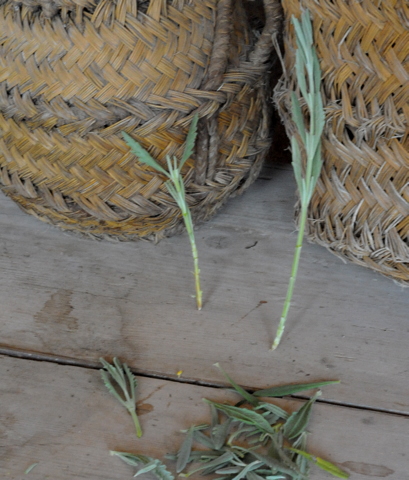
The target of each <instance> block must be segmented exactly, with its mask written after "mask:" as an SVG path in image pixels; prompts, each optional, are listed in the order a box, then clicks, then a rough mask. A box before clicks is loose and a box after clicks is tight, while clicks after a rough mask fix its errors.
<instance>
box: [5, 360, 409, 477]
mask: <svg viewBox="0 0 409 480" xmlns="http://www.w3.org/2000/svg"><path fill="white" fill-rule="evenodd" d="M0 379H1V382H0V394H1V405H2V407H1V409H0V477H1V478H2V479H9V480H20V479H21V478H22V477H23V473H24V471H25V470H26V469H27V468H28V467H29V466H30V465H32V464H33V463H38V465H37V466H36V467H35V468H34V469H33V470H32V471H31V473H30V474H29V476H27V478H29V479H30V480H45V479H47V478H50V479H53V480H73V479H84V480H104V479H107V480H108V479H109V480H116V479H118V480H119V479H121V480H124V479H126V478H132V472H133V470H132V468H131V467H128V466H126V465H124V464H122V462H121V461H120V460H119V459H116V458H113V457H110V456H109V455H108V451H109V450H112V449H114V450H121V451H131V452H135V453H136V452H139V453H144V454H146V455H150V456H154V457H158V458H162V456H163V455H164V454H165V453H168V452H174V451H175V450H177V449H178V447H179V445H180V443H181V442H182V440H183V435H182V434H181V433H180V430H181V429H183V428H188V427H189V426H191V425H192V424H194V423H196V424H199V423H206V422H208V421H209V412H208V407H207V406H206V405H205V404H204V403H203V402H202V401H201V400H202V398H210V399H212V400H215V401H219V402H223V401H237V397H236V396H235V395H234V394H232V393H229V392H226V391H224V390H220V389H214V388H206V387H200V386H193V385H186V384H180V383H176V382H169V381H163V380H155V379H149V378H139V397H138V398H139V402H138V412H139V414H140V420H141V423H142V426H143V429H144V436H143V437H142V439H140V440H137V439H136V437H135V435H134V429H133V424H132V421H131V419H130V418H129V416H128V415H127V413H126V412H125V410H124V409H123V408H122V407H121V406H120V405H119V404H117V403H116V401H115V399H114V398H113V397H112V396H111V395H110V394H109V393H108V392H107V391H106V389H105V387H104V385H103V383H102V381H101V379H100V376H99V372H98V371H96V370H89V369H83V368H78V367H67V366H61V365H57V364H51V363H46V362H34V361H30V360H21V359H11V358H7V357H0ZM327 388H328V389H329V388H331V387H327ZM279 403H280V404H281V406H282V407H283V408H286V409H287V410H288V411H292V410H293V409H295V408H299V405H300V404H299V402H294V401H292V402H285V401H280V402H279ZM310 431H311V433H312V435H311V436H310V440H309V450H310V451H311V452H312V453H315V454H316V455H320V456H322V457H324V458H327V459H329V460H332V461H333V462H338V464H340V465H341V467H343V468H344V469H346V470H348V471H349V472H351V473H353V476H352V477H351V479H353V480H364V479H368V478H369V477H370V478H372V477H376V478H379V477H385V478H386V477H387V478H388V480H403V479H405V478H407V458H406V455H407V444H408V440H409V438H408V418H404V417H399V416H396V415H393V414H383V413H376V412H367V411H364V410H359V409H348V408H343V407H337V406H328V405H323V404H316V405H315V407H314V410H313V415H312V420H311V424H310ZM169 465H170V466H171V465H172V464H171V463H170V464H169ZM192 478H193V479H194V478H195V477H192ZM196 478H198V477H196ZM312 478H314V480H324V479H326V480H328V479H329V478H332V477H330V476H329V475H327V474H326V473H324V472H321V471H320V470H318V469H314V474H313V477H312Z"/></svg>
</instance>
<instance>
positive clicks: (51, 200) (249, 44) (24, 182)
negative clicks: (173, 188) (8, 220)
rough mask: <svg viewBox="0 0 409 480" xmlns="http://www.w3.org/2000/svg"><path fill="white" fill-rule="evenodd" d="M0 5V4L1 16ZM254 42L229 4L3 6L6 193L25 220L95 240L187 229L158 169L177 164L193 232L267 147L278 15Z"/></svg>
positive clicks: (0, 61)
mask: <svg viewBox="0 0 409 480" xmlns="http://www.w3.org/2000/svg"><path fill="white" fill-rule="evenodd" d="M0 3H1V2H0ZM265 10H266V17H267V21H266V24H265V27H264V30H263V33H262V34H261V35H260V37H259V38H258V39H257V41H256V39H255V38H254V35H253V32H252V30H251V28H250V26H249V25H248V21H247V16H246V14H245V11H244V8H243V6H242V5H241V3H240V2H234V7H233V2H232V0H219V1H217V0H204V1H203V0H192V1H189V2H187V1H184V0H175V1H173V2H166V1H165V0H151V1H150V2H137V1H136V0H116V1H112V0H102V1H100V2H96V1H87V0H68V1H67V0H58V2H54V1H44V0H24V1H23V2H21V1H19V2H14V1H12V0H6V2H5V3H3V4H2V5H1V6H0V169H1V183H2V189H3V191H4V192H5V193H6V194H7V195H9V196H10V197H11V198H13V199H14V200H15V201H17V202H18V203H19V205H20V206H21V207H22V208H23V209H24V210H26V211H28V212H29V213H32V214H34V215H36V216H38V217H39V218H41V219H43V220H45V221H48V222H50V223H53V224H56V225H59V226H60V227H62V228H65V229H72V230H76V231H80V232H82V233H85V234H88V235H92V236H95V237H101V236H105V235H108V236H112V237H116V238H118V239H130V238H136V237H149V238H155V239H158V238H160V237H161V236H164V235H170V234H172V233H174V232H176V231H179V230H180V229H181V225H182V222H181V219H180V215H179V212H178V209H177V206H176V205H175V203H174V201H173V199H172V197H171V196H170V195H169V194H168V192H167V189H166V187H165V186H164V181H165V180H166V179H165V178H163V177H162V176H161V175H159V174H158V173H157V172H154V171H152V170H151V169H150V168H149V167H146V166H143V165H141V164H139V162H138V161H137V159H136V158H135V157H134V156H133V155H132V154H131V153H130V152H129V149H128V147H127V146H126V144H125V142H124V141H123V139H122V136H121V131H126V132H127V133H129V134H130V135H131V136H133V137H134V138H135V139H136V140H138V141H139V142H140V143H141V144H142V145H143V146H144V147H145V148H148V150H149V152H150V153H151V155H152V156H153V157H154V158H156V159H158V161H159V162H160V163H162V164H164V165H165V164H166V161H165V158H166V155H170V156H173V155H176V156H179V155H180V154H181V152H182V150H183V143H184V140H185V137H186V134H187V131H188V128H189V125H190V122H191V120H192V118H193V115H194V114H195V113H198V114H199V117H200V118H201V120H200V121H199V132H198V139H197V145H196V154H195V155H194V157H193V158H192V159H190V160H189V161H188V162H187V163H186V165H185V167H184V168H185V170H184V179H185V186H186V191H187V193H188V202H189V203H190V206H191V208H192V214H193V216H194V218H195V220H196V221H199V220H203V219H205V218H208V217H209V216H210V215H211V214H212V213H214V211H215V210H216V209H217V208H218V207H219V206H220V205H221V204H222V203H223V202H224V201H225V200H226V199H227V198H228V197H229V196H230V195H232V194H233V193H236V192H239V191H241V190H243V189H244V188H246V187H247V186H248V185H249V184H250V183H251V182H252V181H253V180H254V178H255V177H256V175H257V174H258V171H259V169H260V167H261V163H262V160H263V158H264V156H265V154H266V152H267V149H268V147H269V144H270V138H269V129H268V112H267V110H268V109H267V102H266V93H265V92H264V84H265V75H266V72H267V69H268V67H269V63H268V59H269V57H270V54H271V51H272V41H271V35H272V34H274V33H275V31H276V30H277V23H278V19H279V12H280V8H279V6H278V5H277V2H275V1H272V0H268V1H267V0H266V1H265Z"/></svg>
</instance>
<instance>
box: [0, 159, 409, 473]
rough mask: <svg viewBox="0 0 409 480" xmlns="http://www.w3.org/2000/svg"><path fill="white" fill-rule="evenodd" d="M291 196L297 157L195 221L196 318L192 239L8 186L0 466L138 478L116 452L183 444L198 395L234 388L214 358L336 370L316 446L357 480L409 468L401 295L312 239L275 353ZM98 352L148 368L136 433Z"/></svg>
mask: <svg viewBox="0 0 409 480" xmlns="http://www.w3.org/2000/svg"><path fill="white" fill-rule="evenodd" d="M294 190H295V186H294V182H293V178H292V172H291V169H290V167H289V166H288V165H281V166H278V167H276V168H274V169H267V170H266V171H265V172H264V174H263V175H262V176H261V177H260V179H258V180H257V181H256V182H255V184H254V185H253V186H252V187H251V188H250V189H249V191H248V192H247V193H246V194H245V195H243V196H242V197H238V198H235V199H231V200H230V201H229V202H228V204H227V205H226V206H225V207H224V208H223V209H222V210H221V211H220V212H219V213H218V215H217V216H216V217H215V218H213V219H212V220H211V221H209V222H208V223H206V224H204V225H202V226H201V227H200V228H199V229H198V231H197V241H198V248H199V257H200V263H201V265H200V266H201V270H202V282H203V290H204V308H203V310H202V311H201V312H197V311H196V310H195V304H194V300H193V299H192V298H191V297H190V295H191V294H192V293H194V292H193V283H192V277H191V273H190V272H191V259H190V251H189V245H188V241H187V238H186V237H185V236H183V235H182V236H179V237H174V238H171V239H167V240H164V241H162V242H161V243H160V244H158V245H153V244H150V243H146V242H138V243H110V242H94V241H91V240H88V239H84V238H77V237H75V236H73V235H68V234H65V233H63V232H61V231H59V230H57V229H55V228H53V227H50V226H48V225H45V224H43V223H41V222H39V221H38V220H37V219H35V218H33V217H31V216H29V215H26V214H23V213H22V212H21V211H20V210H19V209H18V207H17V206H16V205H14V204H13V203H12V202H11V201H10V200H9V199H7V198H5V197H3V196H1V198H0V302H1V305H2V309H1V327H0V328H1V337H0V354H2V355H3V356H2V357H1V359H0V378H1V387H0V388H1V409H0V474H1V475H0V478H6V479H8V478H10V479H20V478H22V474H23V472H24V470H25V469H26V468H27V467H28V466H29V465H30V464H31V463H34V462H38V466H37V467H36V468H35V469H34V470H33V471H32V472H31V473H30V478H33V479H41V480H43V479H46V478H53V479H57V480H59V479H63V480H68V479H70V480H71V479H77V478H78V479H87V480H90V479H95V480H96V479H105V478H107V479H108V478H109V479H119V478H121V479H123V478H131V477H132V469H129V468H128V467H127V466H126V465H122V464H121V463H120V461H119V460H118V459H114V458H112V457H109V456H108V455H107V451H108V450H109V449H131V450H139V451H142V452H144V453H146V454H151V455H158V456H161V455H162V454H163V453H165V452H166V451H168V450H173V449H174V448H175V445H177V444H178V442H179V441H180V439H181V437H180V435H179V434H178V433H177V432H178V430H180V429H181V428H185V427H187V426H189V425H190V424H191V423H193V422H196V423H199V422H200V421H203V419H205V417H206V416H207V409H206V407H205V406H204V405H202V403H201V402H200V399H201V398H202V397H211V398H215V399H218V400H223V399H225V398H227V396H226V395H227V394H226V393H225V392H224V391H223V390H220V389H219V388H217V387H219V386H221V385H224V382H223V378H222V377H221V376H220V373H219V372H218V371H217V369H215V368H214V367H213V364H214V363H215V362H219V363H221V365H222V366H223V367H224V369H225V370H227V371H228V372H229V373H230V374H231V375H232V376H233V377H234V378H235V379H236V380H237V381H238V382H239V383H240V384H242V385H245V386H247V387H249V388H263V387H266V386H270V385H274V384H282V383H293V382H306V381H316V380H324V379H340V380H341V384H339V385H335V386H331V387H327V388H326V389H325V390H324V393H323V396H322V397H321V400H320V403H319V404H318V405H317V406H316V410H315V413H314V416H313V421H312V424H311V431H312V433H313V435H311V441H310V448H311V449H312V450H313V451H314V453H316V454H318V455H322V456H323V457H325V458H328V459H331V460H333V461H336V462H337V463H339V464H341V466H344V468H345V469H347V470H349V471H350V472H351V473H352V474H353V476H352V478H354V479H355V478H356V479H358V480H359V479H364V478H366V479H368V478H369V477H374V478H380V477H382V478H383V477H387V478H388V480H408V479H409V474H408V473H407V464H408V457H407V454H408V451H409V436H408V419H409V380H408V374H409V349H408V347H407V346H408V345H409V319H408V311H409V295H408V290H406V289H404V288H402V287H400V286H397V285H396V284H395V283H393V282H392V281H391V280H389V279H387V278H384V277H382V276H380V275H379V274H376V273H374V272H372V271H370V270H365V269H363V268H361V267H358V266H355V265H352V264H345V263H343V262H342V261H341V260H339V259H338V258H336V257H335V256H333V255H332V254H330V253H329V252H327V251H326V250H325V249H323V248H322V247H319V246H317V245H312V244H306V245H305V247H304V250H303V257H302V261H301V266H300V274H299V278H298V280H297V285H296V289H295V297H294V302H293V306H292V309H291V311H290V316H289V319H288V326H287V330H286V333H285V335H284V338H283V342H282V345H281V346H280V348H279V349H278V350H277V351H275V352H274V353H272V352H270V351H269V347H270V344H271V341H272V339H273V336H274V333H275V328H276V325H277V321H278V318H279V316H280V312H281V308H282V303H283V299H284V296H285V293H286V288H287V281H288V275H289V271H290V268H291V261H292V251H293V247H294V243H295V236H296V234H295V230H294V224H293V221H292V217H293V213H292V212H293V203H294ZM101 356H103V357H105V358H107V359H110V358H112V357H113V356H118V357H120V358H121V359H122V360H124V361H126V362H127V363H128V364H129V365H131V366H132V368H133V369H134V371H135V372H137V373H139V374H140V375H142V379H141V393H140V398H141V400H140V402H141V403H142V404H143V403H145V404H148V405H149V407H145V408H147V411H146V412H145V415H144V416H142V419H143V423H144V424H145V432H146V436H145V437H144V440H143V441H142V442H136V441H135V440H134V439H133V436H132V428H131V427H130V426H129V422H127V417H126V413H123V412H121V410H120V408H119V407H117V406H116V405H115V404H114V403H113V402H112V401H111V398H110V397H109V395H108V394H107V393H106V392H105V391H104V387H103V386H101V382H100V381H99V374H98V373H97V372H96V371H95V367H96V366H97V365H98V359H99V358H100V357H101ZM57 364H60V365H57ZM180 370H182V371H183V373H182V374H181V376H180V378H178V377H177V372H179V371H180ZM170 395H171V397H170ZM148 397H149V400H146V401H144V400H143V399H144V398H145V399H147V398H148ZM292 401H295V400H292ZM286 406H288V408H290V407H291V402H290V401H289V403H288V402H287V403H286ZM27 478H28V477H27ZM313 478H316V479H318V480H321V479H324V478H330V477H328V475H326V474H324V473H321V472H315V475H314V477H313Z"/></svg>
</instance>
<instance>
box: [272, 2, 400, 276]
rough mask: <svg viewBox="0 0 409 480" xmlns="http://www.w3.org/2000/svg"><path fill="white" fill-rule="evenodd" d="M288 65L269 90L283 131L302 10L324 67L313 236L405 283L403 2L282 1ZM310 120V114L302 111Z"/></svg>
mask: <svg viewBox="0 0 409 480" xmlns="http://www.w3.org/2000/svg"><path fill="white" fill-rule="evenodd" d="M283 8H284V17H285V27H284V31H285V34H284V37H285V39H284V43H285V46H284V48H285V60H284V62H285V71H286V74H285V75H284V76H283V78H282V82H281V85H280V86H279V87H278V88H277V90H276V94H275V100H276V103H277V105H278V107H279V109H280V114H281V117H282V119H283V120H284V122H285V125H286V129H287V133H288V134H289V135H292V134H293V133H294V131H295V128H294V125H293V123H292V122H291V118H290V92H291V91H294V90H295V89H296V78H295V73H294V71H293V66H294V60H295V56H294V48H295V35H294V31H293V27H292V25H291V22H290V20H291V16H292V15H295V16H296V17H299V16H300V12H301V9H304V8H305V9H308V10H309V11H310V12H311V16H312V18H313V30H314V36H315V37H314V38H315V44H316V48H317V53H318V57H319V60H320V65H321V70H322V74H323V83H322V95H323V98H324V106H325V109H326V126H325V129H324V136H323V155H324V167H323V170H322V174H321V178H320V179H319V182H318V184H317V188H316V191H315V193H314V196H313V198H312V202H311V206H310V211H309V224H308V233H309V237H310V239H312V240H313V241H315V242H317V243H319V244H321V245H324V246H326V247H328V248H329V249H331V250H332V251H333V252H334V253H336V254H339V255H341V256H342V257H344V258H347V259H349V260H352V261H353V262H355V263H358V264H359V265H363V266H366V267H370V268H372V269H374V270H377V271H379V272H381V273H383V274H385V275H388V276H390V277H392V278H394V279H395V280H397V281H400V282H403V283H408V282H409V129H408V126H409V4H408V2H406V1H403V0H387V1H386V0H385V1H380V0H359V1H357V0H301V1H299V0H284V1H283ZM306 121H308V119H306Z"/></svg>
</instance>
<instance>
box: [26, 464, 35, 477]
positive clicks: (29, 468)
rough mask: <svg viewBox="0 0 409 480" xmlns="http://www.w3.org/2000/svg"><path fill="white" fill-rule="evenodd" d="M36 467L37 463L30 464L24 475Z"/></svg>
mask: <svg viewBox="0 0 409 480" xmlns="http://www.w3.org/2000/svg"><path fill="white" fill-rule="evenodd" d="M37 465H38V463H32V464H31V465H30V466H29V467H28V468H27V469H26V470H25V472H24V475H28V474H29V473H30V472H31V470H33V469H34V468H35V467H36V466H37Z"/></svg>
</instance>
